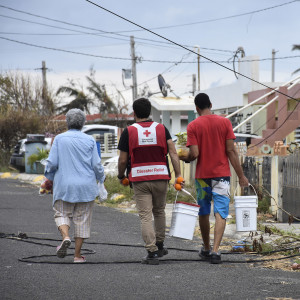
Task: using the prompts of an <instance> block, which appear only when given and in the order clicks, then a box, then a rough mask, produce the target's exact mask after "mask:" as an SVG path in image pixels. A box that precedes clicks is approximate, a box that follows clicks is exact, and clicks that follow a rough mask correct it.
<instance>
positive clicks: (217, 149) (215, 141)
mask: <svg viewBox="0 0 300 300" xmlns="http://www.w3.org/2000/svg"><path fill="white" fill-rule="evenodd" d="M230 139H232V140H234V139H235V135H234V133H233V130H232V125H231V122H230V121H229V120H228V119H226V118H224V117H221V116H218V115H205V116H200V117H198V118H197V119H195V120H194V121H192V122H191V123H189V125H188V127H187V144H186V145H187V146H191V145H197V146H198V148H199V156H198V161H197V166H196V175H195V178H215V177H225V176H230V175H231V173H230V167H229V161H228V157H227V154H226V140H230Z"/></svg>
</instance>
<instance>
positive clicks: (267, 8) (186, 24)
mask: <svg viewBox="0 0 300 300" xmlns="http://www.w3.org/2000/svg"><path fill="white" fill-rule="evenodd" d="M88 2H90V1H88ZM294 2H299V0H293V1H290V2H286V3H282V4H279V5H275V6H271V7H266V8H262V9H258V10H254V11H250V12H246V13H242V14H237V15H231V16H227V17H221V18H215V19H208V20H204V21H198V22H191V23H184V24H178V25H169V26H160V27H153V28H149V29H150V30H155V29H166V28H175V27H184V26H191V25H196V24H204V23H211V22H216V21H220V20H226V19H232V18H237V17H242V16H247V15H252V14H255V13H259V12H262V11H266V10H270V9H274V8H277V7H280V6H284V5H289V4H292V3H294ZM142 30H144V29H136V30H123V31H118V33H123V32H136V31H142Z"/></svg>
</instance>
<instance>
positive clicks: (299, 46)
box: [292, 45, 300, 74]
mask: <svg viewBox="0 0 300 300" xmlns="http://www.w3.org/2000/svg"><path fill="white" fill-rule="evenodd" d="M294 50H300V45H293V48H292V51H294ZM299 71H300V68H299V69H297V70H296V71H294V72H293V74H295V73H298V72H299Z"/></svg>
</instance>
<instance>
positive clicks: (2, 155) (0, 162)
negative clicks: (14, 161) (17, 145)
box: [0, 149, 11, 172]
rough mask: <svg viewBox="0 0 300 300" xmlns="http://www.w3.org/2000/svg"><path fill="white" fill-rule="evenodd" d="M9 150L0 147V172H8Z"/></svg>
mask: <svg viewBox="0 0 300 300" xmlns="http://www.w3.org/2000/svg"><path fill="white" fill-rule="evenodd" d="M9 160H10V152H7V151H4V150H1V149H0V172H9V171H11V170H10V169H9V168H8V166H9Z"/></svg>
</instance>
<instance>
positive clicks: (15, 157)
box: [10, 124, 118, 172]
mask: <svg viewBox="0 0 300 300" xmlns="http://www.w3.org/2000/svg"><path fill="white" fill-rule="evenodd" d="M81 131H82V132H84V133H86V134H89V135H93V136H94V135H98V136H99V142H100V145H101V152H104V150H108V151H110V152H111V154H109V155H110V156H109V157H111V156H113V155H116V152H117V147H118V127H117V126H111V125H100V124H89V125H85V126H83V128H82V130H81ZM105 133H109V138H108V145H107V149H105V146H104V140H105V138H104V135H105ZM26 141H27V139H21V140H19V141H18V143H17V145H16V146H15V147H14V151H13V153H12V156H11V157H10V165H11V166H12V167H14V168H16V169H18V170H19V171H21V172H24V171H25V142H26ZM45 141H46V142H47V145H46V149H50V148H51V142H52V138H45ZM106 157H107V156H106ZM106 157H105V155H104V157H103V159H104V160H105V158H106Z"/></svg>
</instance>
